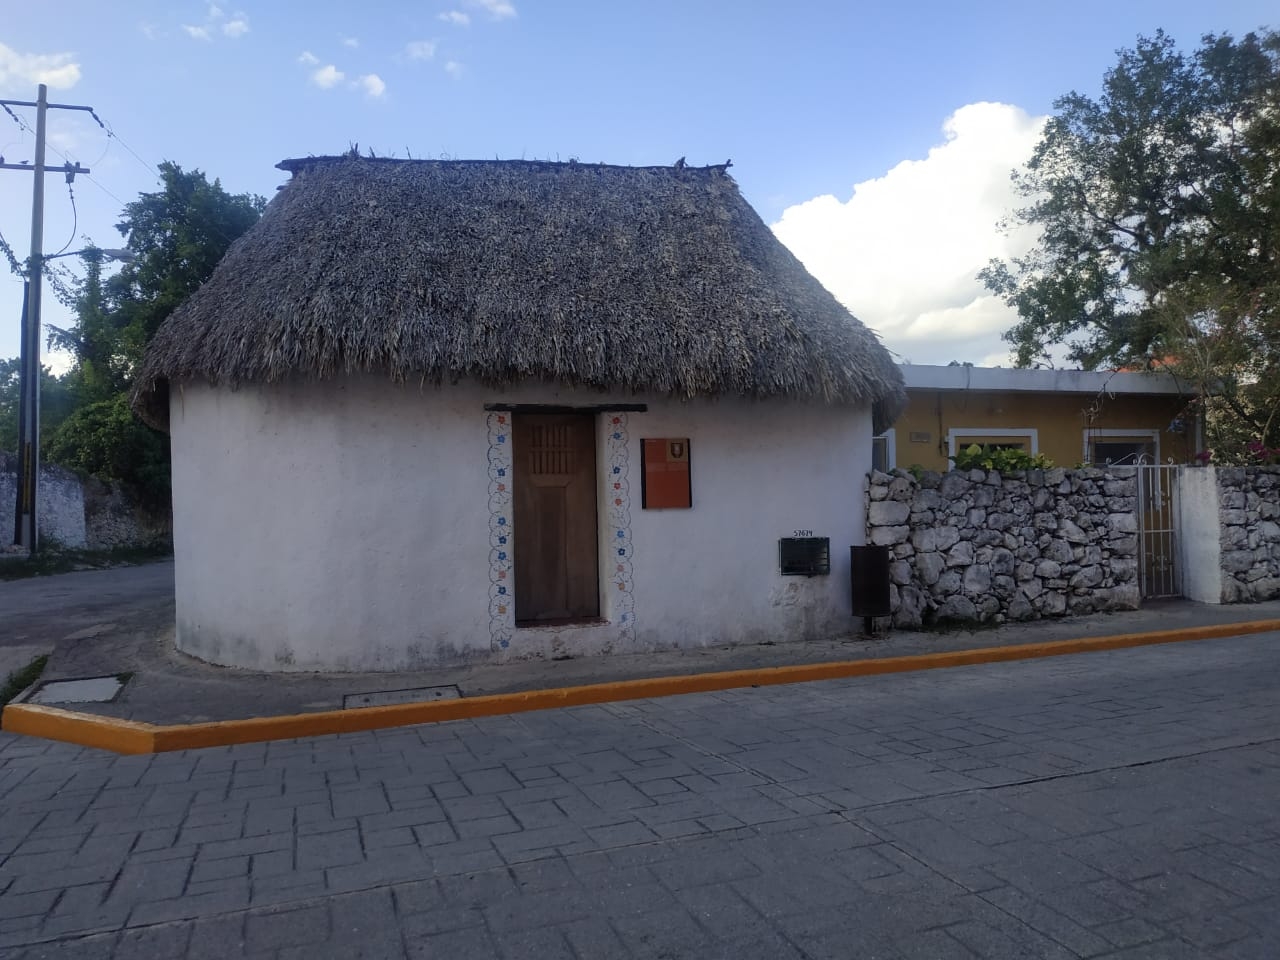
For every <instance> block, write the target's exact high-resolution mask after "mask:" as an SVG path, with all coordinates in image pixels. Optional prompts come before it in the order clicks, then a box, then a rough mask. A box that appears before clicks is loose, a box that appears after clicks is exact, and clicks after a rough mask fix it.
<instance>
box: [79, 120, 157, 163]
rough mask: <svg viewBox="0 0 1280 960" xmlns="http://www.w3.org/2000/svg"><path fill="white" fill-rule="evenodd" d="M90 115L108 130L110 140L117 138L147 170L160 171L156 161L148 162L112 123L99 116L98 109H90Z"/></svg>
mask: <svg viewBox="0 0 1280 960" xmlns="http://www.w3.org/2000/svg"><path fill="white" fill-rule="evenodd" d="M89 116H91V117H93V119H94V120H96V121H97V123H98V126H100V127H101V128H102V129H103V130H105V131H106V132H107V139H108V140H115V141H116V142H117V143H119V144H120V146H122V147H124V148H125V149H126V150H127V151H129V153H130V154H131V155H132V156H133V159H135V160H137V161H138V162H139V163H140V164H142V165H143V166H144V167H146V168H147V170H149V171H150V172H152V173H156V172H158V168H157V167H156V165H155V164H154V163H148V162H147V161H146V160H143V159H142V157H140V156H139V155H138V151H136V150H134V149H133V147H131V146H129V144H128V143H126V142H125V140H124V138H123V137H121V136H120V134H118V133H116V131H115V129H114V128H113V127H112V126H111V124H109V123H107V122H106V121H105V120H103V119H102V118H101V117H100V116H98V114H97V112H96V111H94V110H92V109H90V110H89Z"/></svg>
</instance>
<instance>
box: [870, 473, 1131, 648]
mask: <svg viewBox="0 0 1280 960" xmlns="http://www.w3.org/2000/svg"><path fill="white" fill-rule="evenodd" d="M1136 497H1137V481H1136V471H1135V470H1134V468H1132V467H1128V468H1124V467H1113V468H1110V469H1108V470H1106V471H1104V470H1099V469H1093V468H1084V469H1079V470H1066V469H1064V468H1061V467H1057V468H1053V469H1050V470H1028V471H1025V472H1024V471H1013V472H1010V473H1009V474H1008V475H1004V476H1002V475H1001V474H999V473H997V472H995V471H991V472H986V471H982V470H954V471H951V472H949V473H946V474H938V473H933V472H931V471H924V472H922V473H921V474H920V477H919V479H918V480H917V479H916V478H915V477H913V476H912V475H911V474H909V473H907V472H905V471H902V470H895V471H894V472H893V473H892V474H885V473H879V472H874V473H872V474H871V475H870V476H869V477H868V478H867V486H866V500H867V542H868V543H872V544H881V545H886V546H888V547H889V550H890V578H891V581H892V585H891V587H890V602H891V607H892V610H893V623H894V625H895V626H898V627H916V626H920V625H921V624H923V623H933V622H938V621H945V620H957V621H978V622H987V621H990V622H996V623H999V622H1003V621H1004V620H1035V619H1039V618H1041V617H1050V616H1059V615H1062V614H1066V613H1090V612H1094V611H1098V610H1132V609H1136V608H1137V606H1138V602H1139V599H1140V596H1139V588H1138V536H1137V530H1138V524H1137V516H1136V506H1137V501H1136Z"/></svg>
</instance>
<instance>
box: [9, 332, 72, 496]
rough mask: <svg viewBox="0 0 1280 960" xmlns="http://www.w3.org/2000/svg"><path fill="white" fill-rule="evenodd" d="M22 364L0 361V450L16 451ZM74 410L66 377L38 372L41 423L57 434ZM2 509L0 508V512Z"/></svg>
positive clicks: (47, 370)
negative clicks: (56, 431) (19, 381)
mask: <svg viewBox="0 0 1280 960" xmlns="http://www.w3.org/2000/svg"><path fill="white" fill-rule="evenodd" d="M20 367H21V363H20V362H19V360H18V358H17V357H13V358H12V359H9V360H0V450H17V449H18V404H19V399H20V396H21V394H20V391H19V389H18V387H19V383H18V375H19V368H20ZM73 409H75V396H74V394H73V391H72V387H71V384H70V383H69V382H68V381H67V378H66V376H65V375H64V376H62V377H55V376H54V375H53V373H52V372H51V371H50V370H49V368H48V367H41V368H40V423H41V425H42V426H43V427H44V428H45V429H47V430H56V429H57V427H58V426H59V424H61V423H62V421H64V420H65V419H66V418H67V417H68V416H69V415H70V413H71V411H72V410H73ZM3 508H4V505H3V504H0V510H2V509H3Z"/></svg>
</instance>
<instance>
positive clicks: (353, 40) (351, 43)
mask: <svg viewBox="0 0 1280 960" xmlns="http://www.w3.org/2000/svg"><path fill="white" fill-rule="evenodd" d="M340 39H341V40H342V45H343V46H344V47H358V46H360V38H359V37H341V38H340Z"/></svg>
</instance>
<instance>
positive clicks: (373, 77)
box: [356, 73, 387, 97]
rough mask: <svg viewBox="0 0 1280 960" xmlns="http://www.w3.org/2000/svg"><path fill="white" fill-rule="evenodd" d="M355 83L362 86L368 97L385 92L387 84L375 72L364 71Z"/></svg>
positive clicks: (377, 95) (378, 95)
mask: <svg viewBox="0 0 1280 960" xmlns="http://www.w3.org/2000/svg"><path fill="white" fill-rule="evenodd" d="M356 83H357V84H358V85H359V86H361V87H363V88H364V92H365V93H366V94H367V95H368V96H370V97H380V96H382V95H383V94H384V93H386V92H387V85H386V84H385V83H383V82H382V78H381V77H380V76H378V75H377V74H376V73H366V74H364V76H362V77H360V79H359V80H357V81H356Z"/></svg>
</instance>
